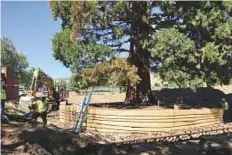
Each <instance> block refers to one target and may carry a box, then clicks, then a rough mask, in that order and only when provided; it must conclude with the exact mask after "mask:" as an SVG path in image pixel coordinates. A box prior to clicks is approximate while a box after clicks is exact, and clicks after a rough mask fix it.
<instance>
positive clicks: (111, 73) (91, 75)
mask: <svg viewBox="0 0 232 155" xmlns="http://www.w3.org/2000/svg"><path fill="white" fill-rule="evenodd" d="M82 76H83V79H84V80H85V81H86V84H87V86H99V85H100V86H111V87H124V88H125V87H126V86H127V85H130V86H132V87H135V86H136V85H137V84H138V83H139V81H140V78H139V76H138V75H137V68H136V67H135V66H131V65H129V64H128V63H127V61H126V60H125V59H123V58H116V59H114V60H112V61H110V62H105V63H102V64H99V65H97V66H96V67H95V68H90V69H87V70H86V71H84V73H83V75H82Z"/></svg>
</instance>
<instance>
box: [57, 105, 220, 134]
mask: <svg viewBox="0 0 232 155" xmlns="http://www.w3.org/2000/svg"><path fill="white" fill-rule="evenodd" d="M79 109H80V107H78V106H66V105H61V106H60V121H61V122H63V123H66V124H70V125H73V126H74V124H75V121H76V117H77V112H78V111H79ZM222 114H223V111H222V110H221V109H188V110H173V109H159V110H155V109H132V110H131V109H130V110H122V109H103V108H93V107H89V109H88V113H87V116H86V117H87V122H84V125H87V126H86V129H87V130H96V129H97V130H98V131H100V132H160V131H170V130H174V129H185V128H191V127H197V126H203V125H211V124H218V123H220V120H221V118H222ZM84 128H85V127H84Z"/></svg>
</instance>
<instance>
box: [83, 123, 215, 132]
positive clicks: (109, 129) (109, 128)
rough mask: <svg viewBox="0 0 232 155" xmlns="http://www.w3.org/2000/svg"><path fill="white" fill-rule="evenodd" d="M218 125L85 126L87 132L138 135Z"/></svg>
mask: <svg viewBox="0 0 232 155" xmlns="http://www.w3.org/2000/svg"><path fill="white" fill-rule="evenodd" d="M213 124H218V123H217V122H209V123H202V124H194V125H191V126H180V127H173V128H122V127H120V128H113V127H112V126H104V127H102V126H87V128H86V129H87V130H88V131H99V132H116V133H121V132H124V133H127V132H128V133H131V132H139V133H146V132H148V133H149V132H168V131H172V130H181V129H186V128H192V127H201V126H208V125H213Z"/></svg>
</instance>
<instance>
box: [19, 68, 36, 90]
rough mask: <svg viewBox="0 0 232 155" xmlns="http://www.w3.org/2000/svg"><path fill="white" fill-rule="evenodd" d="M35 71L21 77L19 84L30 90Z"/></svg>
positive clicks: (27, 72)
mask: <svg viewBox="0 0 232 155" xmlns="http://www.w3.org/2000/svg"><path fill="white" fill-rule="evenodd" d="M34 71H35V68H31V69H29V70H26V71H24V72H23V73H22V74H21V76H20V79H19V82H20V84H21V85H23V86H24V87H25V88H26V89H29V88H30V85H31V82H32V77H33V73H34Z"/></svg>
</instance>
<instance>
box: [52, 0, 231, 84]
mask: <svg viewBox="0 0 232 155" xmlns="http://www.w3.org/2000/svg"><path fill="white" fill-rule="evenodd" d="M50 6H51V9H52V13H53V16H54V18H55V19H57V18H60V19H61V20H62V28H63V31H62V32H61V33H59V34H57V35H56V36H55V37H54V39H53V52H54V56H55V57H56V58H57V59H58V60H61V61H62V62H63V63H64V64H65V65H66V66H67V67H70V68H71V70H72V72H73V73H74V74H75V75H78V76H75V80H78V82H79V80H80V79H82V76H81V74H82V73H84V71H85V69H88V68H93V67H95V68H94V69H88V70H86V73H88V72H91V73H94V74H91V75H94V76H93V77H94V78H96V79H91V80H89V79H88V78H87V79H88V80H89V81H92V80H93V83H97V81H99V80H98V79H99V77H98V76H100V75H104V76H106V77H107V79H112V80H111V81H113V82H112V83H114V84H116V85H119V84H118V82H115V79H116V78H121V75H120V72H118V73H117V74H116V72H115V70H113V69H112V70H107V69H105V70H106V71H107V72H108V71H109V72H110V74H107V73H106V74H99V72H100V73H101V69H99V66H101V65H99V66H98V64H99V62H103V64H104V62H106V61H107V59H106V58H107V57H109V58H112V57H113V55H116V54H117V52H116V51H128V50H126V49H123V48H122V45H123V44H124V43H127V42H129V43H130V45H131V48H130V50H129V52H130V59H129V60H130V63H131V64H132V65H135V66H136V67H137V68H138V70H139V71H142V69H143V67H144V66H145V65H146V63H147V61H146V60H145V59H142V60H140V59H139V58H141V56H144V57H146V56H147V55H151V57H150V58H152V59H156V60H160V61H161V63H162V67H161V68H159V69H157V70H156V71H157V72H158V73H159V74H160V76H161V78H162V79H163V80H164V81H168V82H169V83H175V84H177V85H178V86H179V87H189V86H190V87H192V88H195V87H198V86H202V85H203V84H204V83H206V84H207V85H208V86H212V85H214V84H228V83H229V81H230V80H231V77H232V69H231V68H232V61H231V60H232V57H231V55H232V37H231V36H232V35H231V32H232V17H231V15H232V3H231V2H229V1H228V2H227V1H220V2H219V1H217V2H213V1H212V2H211V1H198V2H184V1H172V2H169V1H165V2H161V1H160V2H158V1H152V2H147V1H143V2H131V1H94V2H93V1H82V2H81V1H78V2H68V3H65V2H57V1H52V2H51V3H50ZM155 8H160V9H161V12H159V13H157V12H154V11H152V10H154V9H155ZM126 37H127V38H129V39H125V38H126ZM70 38H71V39H72V41H71V39H70ZM99 43H104V45H108V46H110V47H112V48H113V49H115V52H113V51H112V50H111V49H110V48H109V47H106V46H103V45H99ZM134 45H135V46H134ZM134 47H136V48H134ZM147 50H149V51H150V52H151V53H146V51H147ZM138 55H139V56H138ZM99 59H101V60H99ZM138 59H139V60H138ZM106 64H107V65H106V68H107V67H109V66H111V65H110V64H109V63H106ZM101 67H102V66H101ZM101 67H100V68H101ZM121 67H122V66H121ZM102 68H104V67H102ZM116 68H117V67H116ZM145 68H146V67H145ZM147 69H150V68H149V66H148V67H147ZM105 70H104V71H105ZM104 73H105V72H104ZM141 74H142V73H140V75H141ZM111 76H112V77H111ZM90 77H91V76H90ZM93 77H92V78H93ZM113 77H114V78H113ZM125 77H127V76H125ZM135 79H136V78H135ZM88 80H87V81H86V82H88V83H91V82H89V81H88ZM94 80H95V81H94ZM120 80H122V81H127V80H124V78H121V79H119V80H118V81H120ZM141 80H143V81H144V79H141ZM145 80H148V79H145ZM101 81H105V80H104V79H103V80H102V79H101ZM109 81H110V80H109ZM116 81H117V80H116ZM78 82H76V83H75V84H76V85H78V86H81V85H82V84H83V85H85V84H86V83H82V84H81V83H78ZM77 83H78V84H77ZM103 83H105V82H103ZM122 83H123V84H122V85H124V84H125V83H124V82H122ZM132 83H133V82H132ZM108 84H110V83H108Z"/></svg>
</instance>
